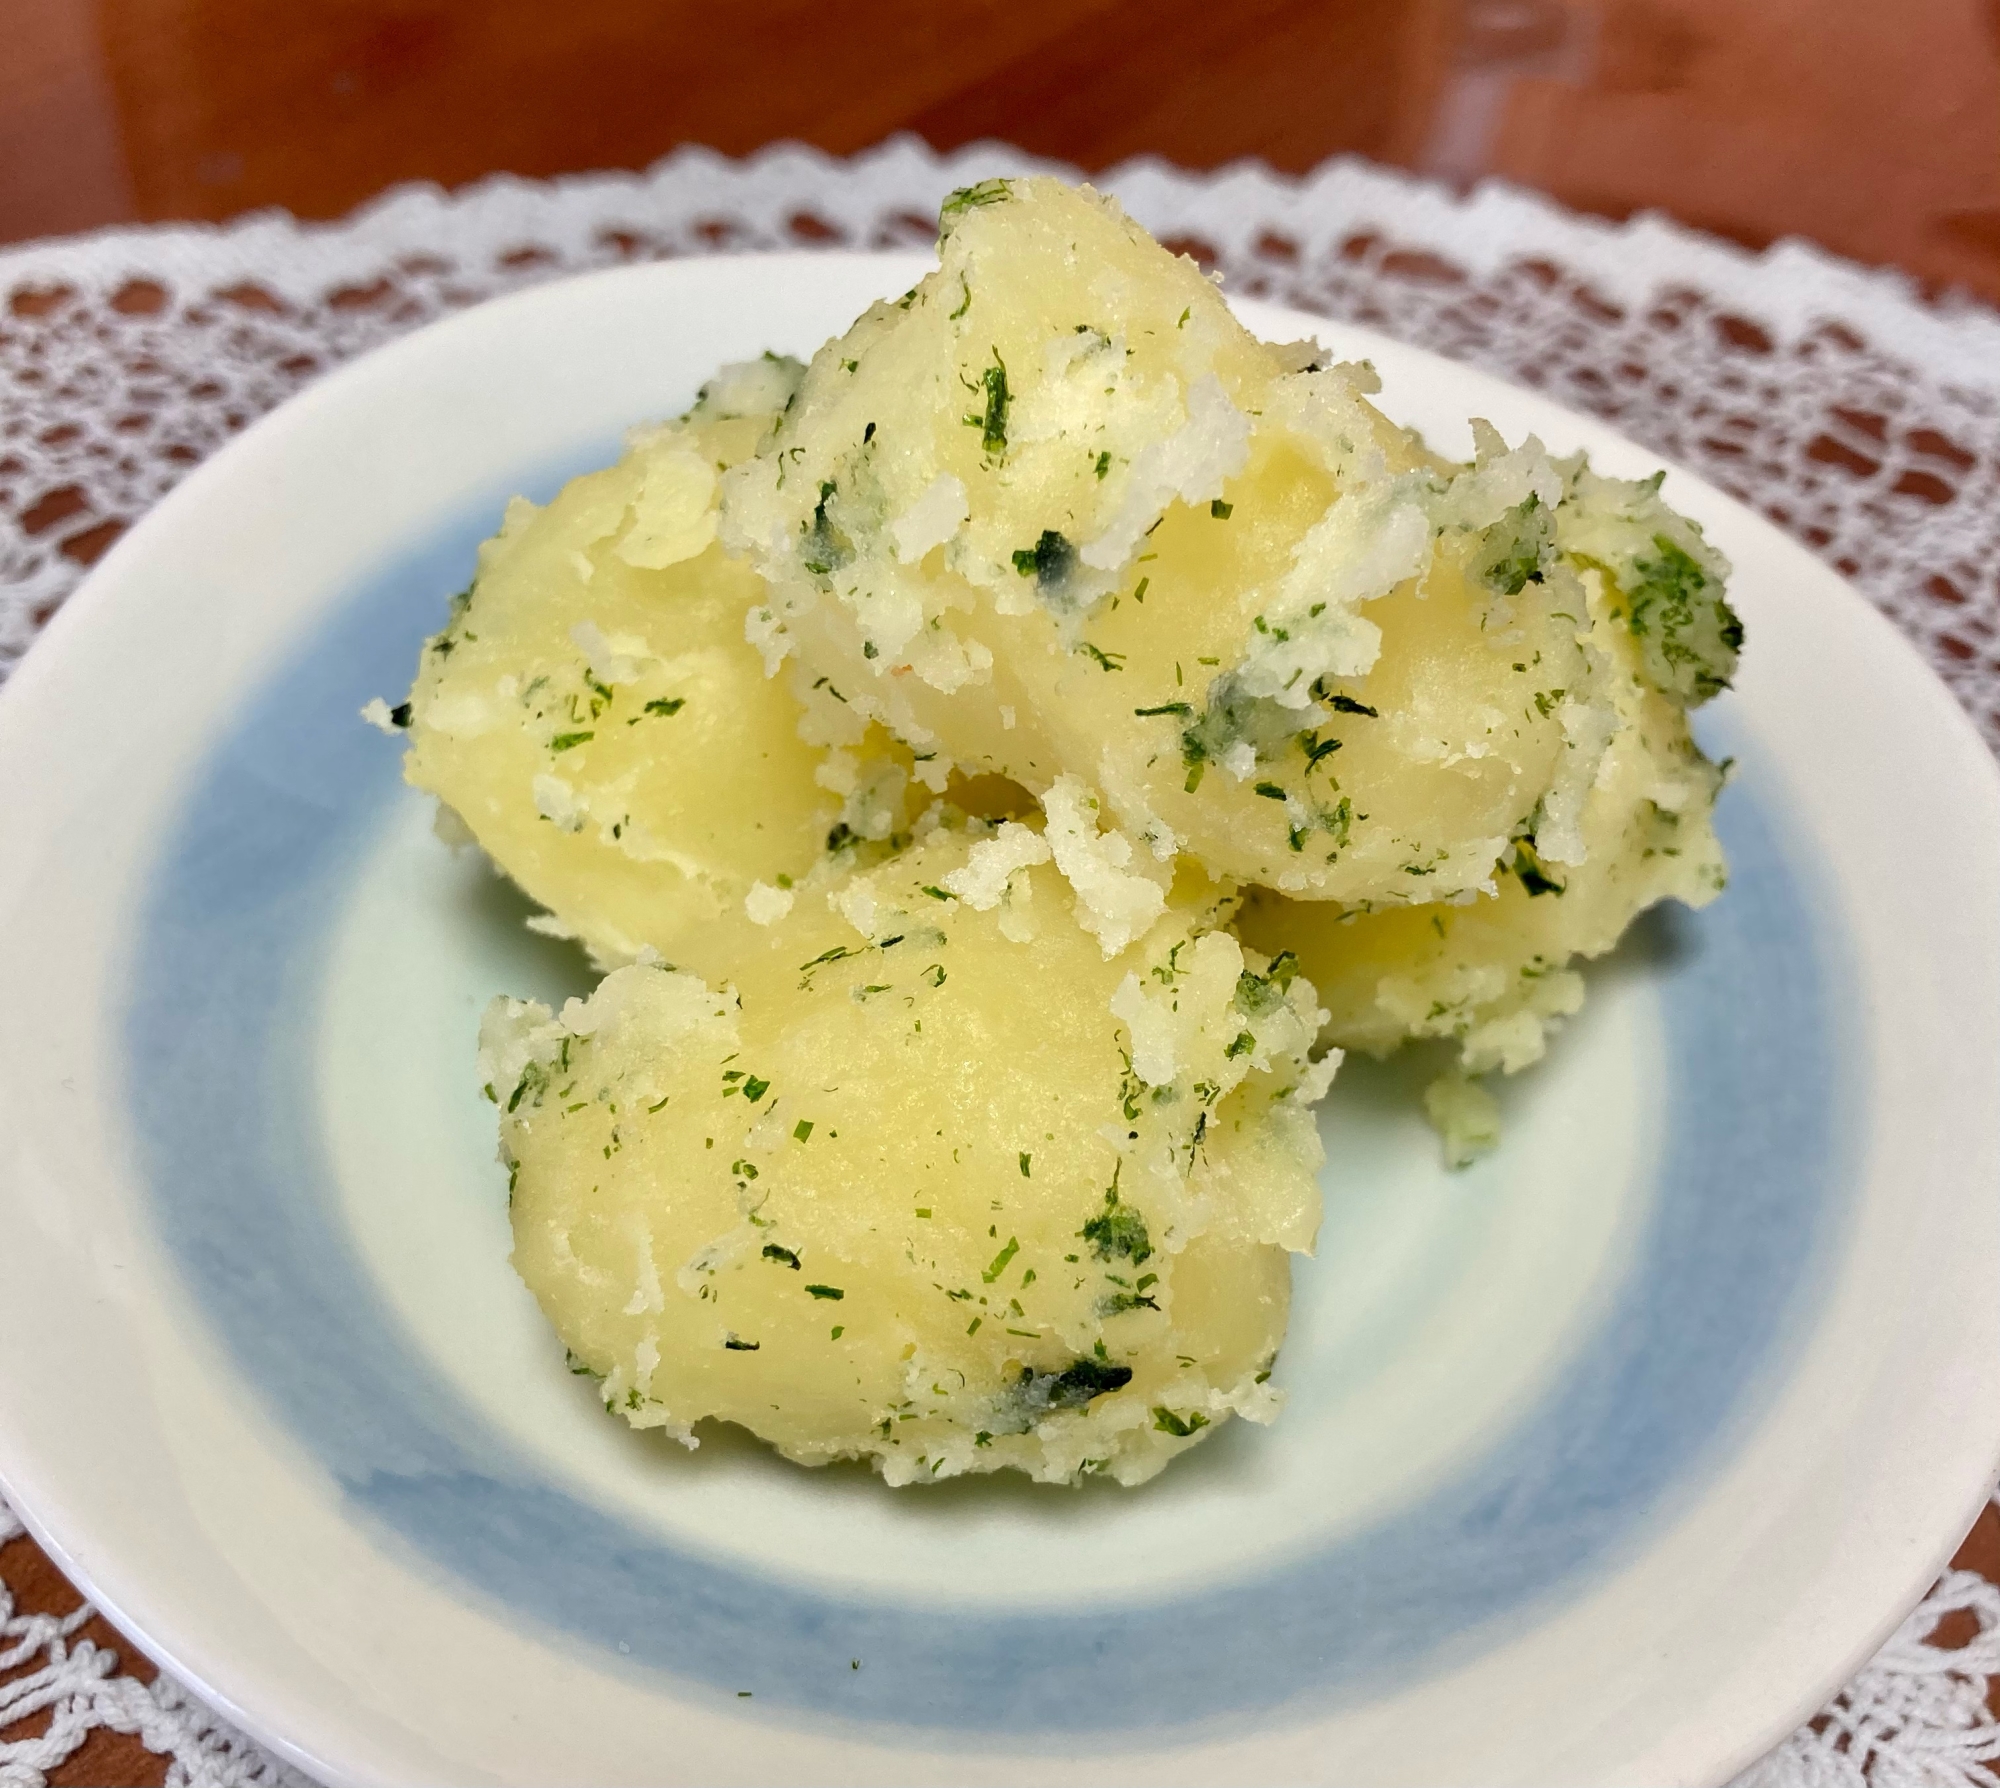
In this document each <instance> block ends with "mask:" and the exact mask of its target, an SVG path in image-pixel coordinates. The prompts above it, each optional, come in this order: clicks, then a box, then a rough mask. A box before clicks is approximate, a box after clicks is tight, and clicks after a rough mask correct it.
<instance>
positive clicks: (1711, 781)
mask: <svg viewBox="0 0 2000 1788" xmlns="http://www.w3.org/2000/svg"><path fill="white" fill-rule="evenodd" d="M1583 582H1584V584H1585V585H1586V586H1587V589H1588V593H1589V598H1590V604H1591V610H1592V613H1593V615H1594V616H1595V625H1594V627H1593V631H1592V636H1591V639H1592V645H1593V647H1594V649H1595V650H1596V651H1597V652H1598V653H1600V654H1601V656H1602V658H1603V660H1604V661H1605V663H1606V665H1607V666H1608V667H1609V669H1608V682H1609V687H1610V700H1611V702H1612V704H1613V706H1614V708H1615V710H1616V713H1617V718H1618V728H1619V730H1618V731H1617V732H1616V733H1615V734H1614V735H1613V737H1612V739H1611V741H1610V744H1609V746H1608V747H1607V748H1606V750H1605V752H1604V754H1603V757H1602V759H1601V761H1600V762H1599V764H1598V767H1597V771H1596V774H1595V777H1594V779H1593V781H1592V784H1591V788H1590V792H1589V794H1588V797H1587V799H1586V801H1585V804H1584V807H1583V814H1582V820H1581V835H1582V842H1583V845H1584V847H1585V849H1584V854H1583V859H1582V861H1581V862H1580V863H1577V864H1574V865H1573V866H1572V865H1564V864H1559V863H1551V862H1546V861H1543V860H1541V859H1540V858H1538V857H1537V856H1535V855H1534V854H1533V853H1532V851H1530V852H1528V853H1526V854H1523V853H1520V852H1517V853H1516V854H1515V856H1514V857H1513V858H1512V859H1511V865H1512V866H1511V867H1509V868H1507V869H1503V870H1502V872H1501V873H1500V874H1499V875H1498V876H1497V877H1496V885H1497V892H1496V893H1495V894H1493V895H1488V896H1481V897H1479V898H1476V899H1474V900H1472V901H1471V902H1470V903H1468V904H1465V905H1433V906H1426V907H1404V908H1386V909H1379V910H1376V911H1372V912H1355V913H1345V912H1341V911H1340V910H1338V909H1336V908H1333V907H1329V906H1326V905H1322V904H1316V903H1311V902H1305V901H1290V900H1284V899H1281V898H1278V897H1276V896H1273V895H1270V894H1265V893H1260V894H1259V895H1258V896H1257V897H1256V898H1255V899H1254V900H1253V901H1252V902H1251V904H1250V905H1249V907H1248V908H1247V909H1246V910H1245V912H1244V913H1243V915H1242V917H1241V919H1240V921H1239V930H1240V931H1241V933H1242V935H1243V937H1244V938H1245V939H1246V941H1248V942H1250V943H1252V944H1253V945H1255V946H1256V947H1257V948H1259V949H1261V950H1264V951H1266V952H1269V953H1272V954H1276V953H1277V952H1280V951H1283V950H1291V951H1293V952H1295V953H1296V954H1297V956H1298V959H1299V963H1300V966H1301V968H1302V969H1303V971H1304V972H1305V974H1306V975H1307V976H1309V977H1310V978H1311V980H1312V983H1313V985H1314V987H1315V988H1316V989H1317V990H1318V993H1319V996H1320V1000H1321V1002H1322V1004H1323V1005H1324V1006H1325V1007H1326V1009H1327V1012H1328V1020H1327V1026H1326V1033H1325V1034H1326V1037H1327V1039H1328V1040H1329V1041H1330V1042H1333V1043H1336V1044H1338V1045H1340V1046H1341V1047H1342V1048H1350V1049H1361V1050H1365V1051H1367V1052H1369V1053H1371V1054H1375V1055H1382V1054H1386V1053H1388V1052H1389V1051H1390V1050H1392V1049H1394V1048H1396V1047H1397V1046H1398V1045H1399V1044H1401V1043H1403V1042H1405V1041H1407V1040H1409V1039H1412V1038H1419V1037H1441V1038H1450V1039H1452V1040H1453V1041H1455V1042H1456V1043H1457V1045H1458V1048H1459V1062H1460V1066H1461V1067H1462V1068H1463V1069H1464V1070H1465V1071H1466V1072H1468V1073H1474V1074H1478V1073H1484V1072H1486V1071H1488V1070H1491V1069H1495V1068H1499V1069H1504V1070H1506V1071H1507V1072H1510V1073H1512V1072H1515V1071H1517V1070H1519V1069H1521V1068H1524V1067H1526V1066H1528V1065H1529V1064H1530V1063H1531V1062H1534V1061H1537V1060H1539V1059H1540V1058H1541V1056H1542V1054H1543V1053H1544V1050H1545V1048H1546V1044H1547V1033H1548V1031H1549V1029H1550V1027H1551V1025H1552V1024H1553V1023H1555V1022H1556V1021H1559V1020H1560V1019H1561V1018H1563V1017H1565V1016H1567V1015H1569V1014H1571V1013H1573V1012H1575V1011H1576V1009H1577V1008H1578V1007H1579V1006H1580V1005H1581V1004H1582V1001H1583V996H1584V988H1583V981H1582V978H1581V977H1580V976H1579V975H1578V974H1577V973H1576V972H1575V971H1574V970H1573V969H1572V968H1570V967H1569V964H1571V963H1572V962H1573V961H1575V960H1576V959H1579V958H1589V957H1595V956H1602V955H1604V954H1605V953H1606V952H1607V951H1609V950H1611V949H1612V948H1613V947H1614V946H1615V945H1616V944H1617V942H1618V940H1619V939H1620V938H1621V937H1622V936H1623V935H1624V933H1625V931H1626V929H1627V927H1628V926H1629V925H1630V924H1631V922H1632V920H1633V919H1634V918H1636V917H1637V916H1638V915H1639V914H1640V913H1641V912H1643V911H1645V910H1646V909H1647V908H1648V907H1650V906H1654V905H1657V904H1658V903H1659V902H1660V901H1662V900H1667V899H1675V900H1679V901H1681V902H1683V903H1684V904H1686V905H1688V906H1690V907H1701V906H1705V905H1707V904H1708V902H1709V901H1711V900H1713V899H1714V898H1715V896H1716V895H1717V894H1718V893H1720V892H1721V891H1722V888H1723V886H1724V884H1725V882H1726V881H1727V879H1728V872H1727V867H1726V865H1725V863H1724V860H1723V855H1722V848H1721V846H1720V844H1719V843H1718V842H1717V840H1716V837H1715V832H1714V829H1713V826H1712V824H1711V816H1712V812H1713V809H1714V804H1715V797H1716V794H1717V793H1718V792H1719V790H1720V788H1721V786H1722V774H1721V772H1720V771H1719V770H1718V769H1717V768H1716V767H1715V766H1714V765H1713V764H1711V763H1710V762H1709V761H1708V759H1707V758H1705V757H1704V756H1703V755H1702V754H1701V752H1700V751H1699V750H1698V749H1697V747H1696V746H1695V744H1694V741H1693V739H1692V737H1691V736H1690V734H1689V731H1688V724H1687V718H1686V715H1685V713H1684V712H1683V711H1682V709H1681V708H1680V707H1678V706H1677V705H1676V704H1675V703H1674V702H1673V701H1671V700H1669V699H1668V698H1667V697H1666V696H1664V695H1662V694H1661V693H1660V692H1659V691H1658V690H1657V689H1654V688H1653V687H1651V686H1650V685H1649V684H1648V683H1647V682H1646V681H1645V680H1644V679H1643V678H1642V676H1641V675H1640V672H1639V647H1638V644H1637V643H1636V642H1635V640H1634V639H1633V637H1632V635H1631V633H1630V632H1629V630H1628V629H1627V628H1626V627H1625V626H1624V625H1623V621H1622V616H1621V613H1620V612H1619V598H1618V595H1617V593H1616V591H1615V590H1614V589H1612V588H1611V587H1610V586H1608V585H1607V583H1606V581H1605V580H1604V579H1603V578H1602V576H1601V575H1600V574H1598V573H1597V572H1595V571H1590V572H1587V573H1586V574H1585V576H1584V579H1583Z"/></svg>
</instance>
